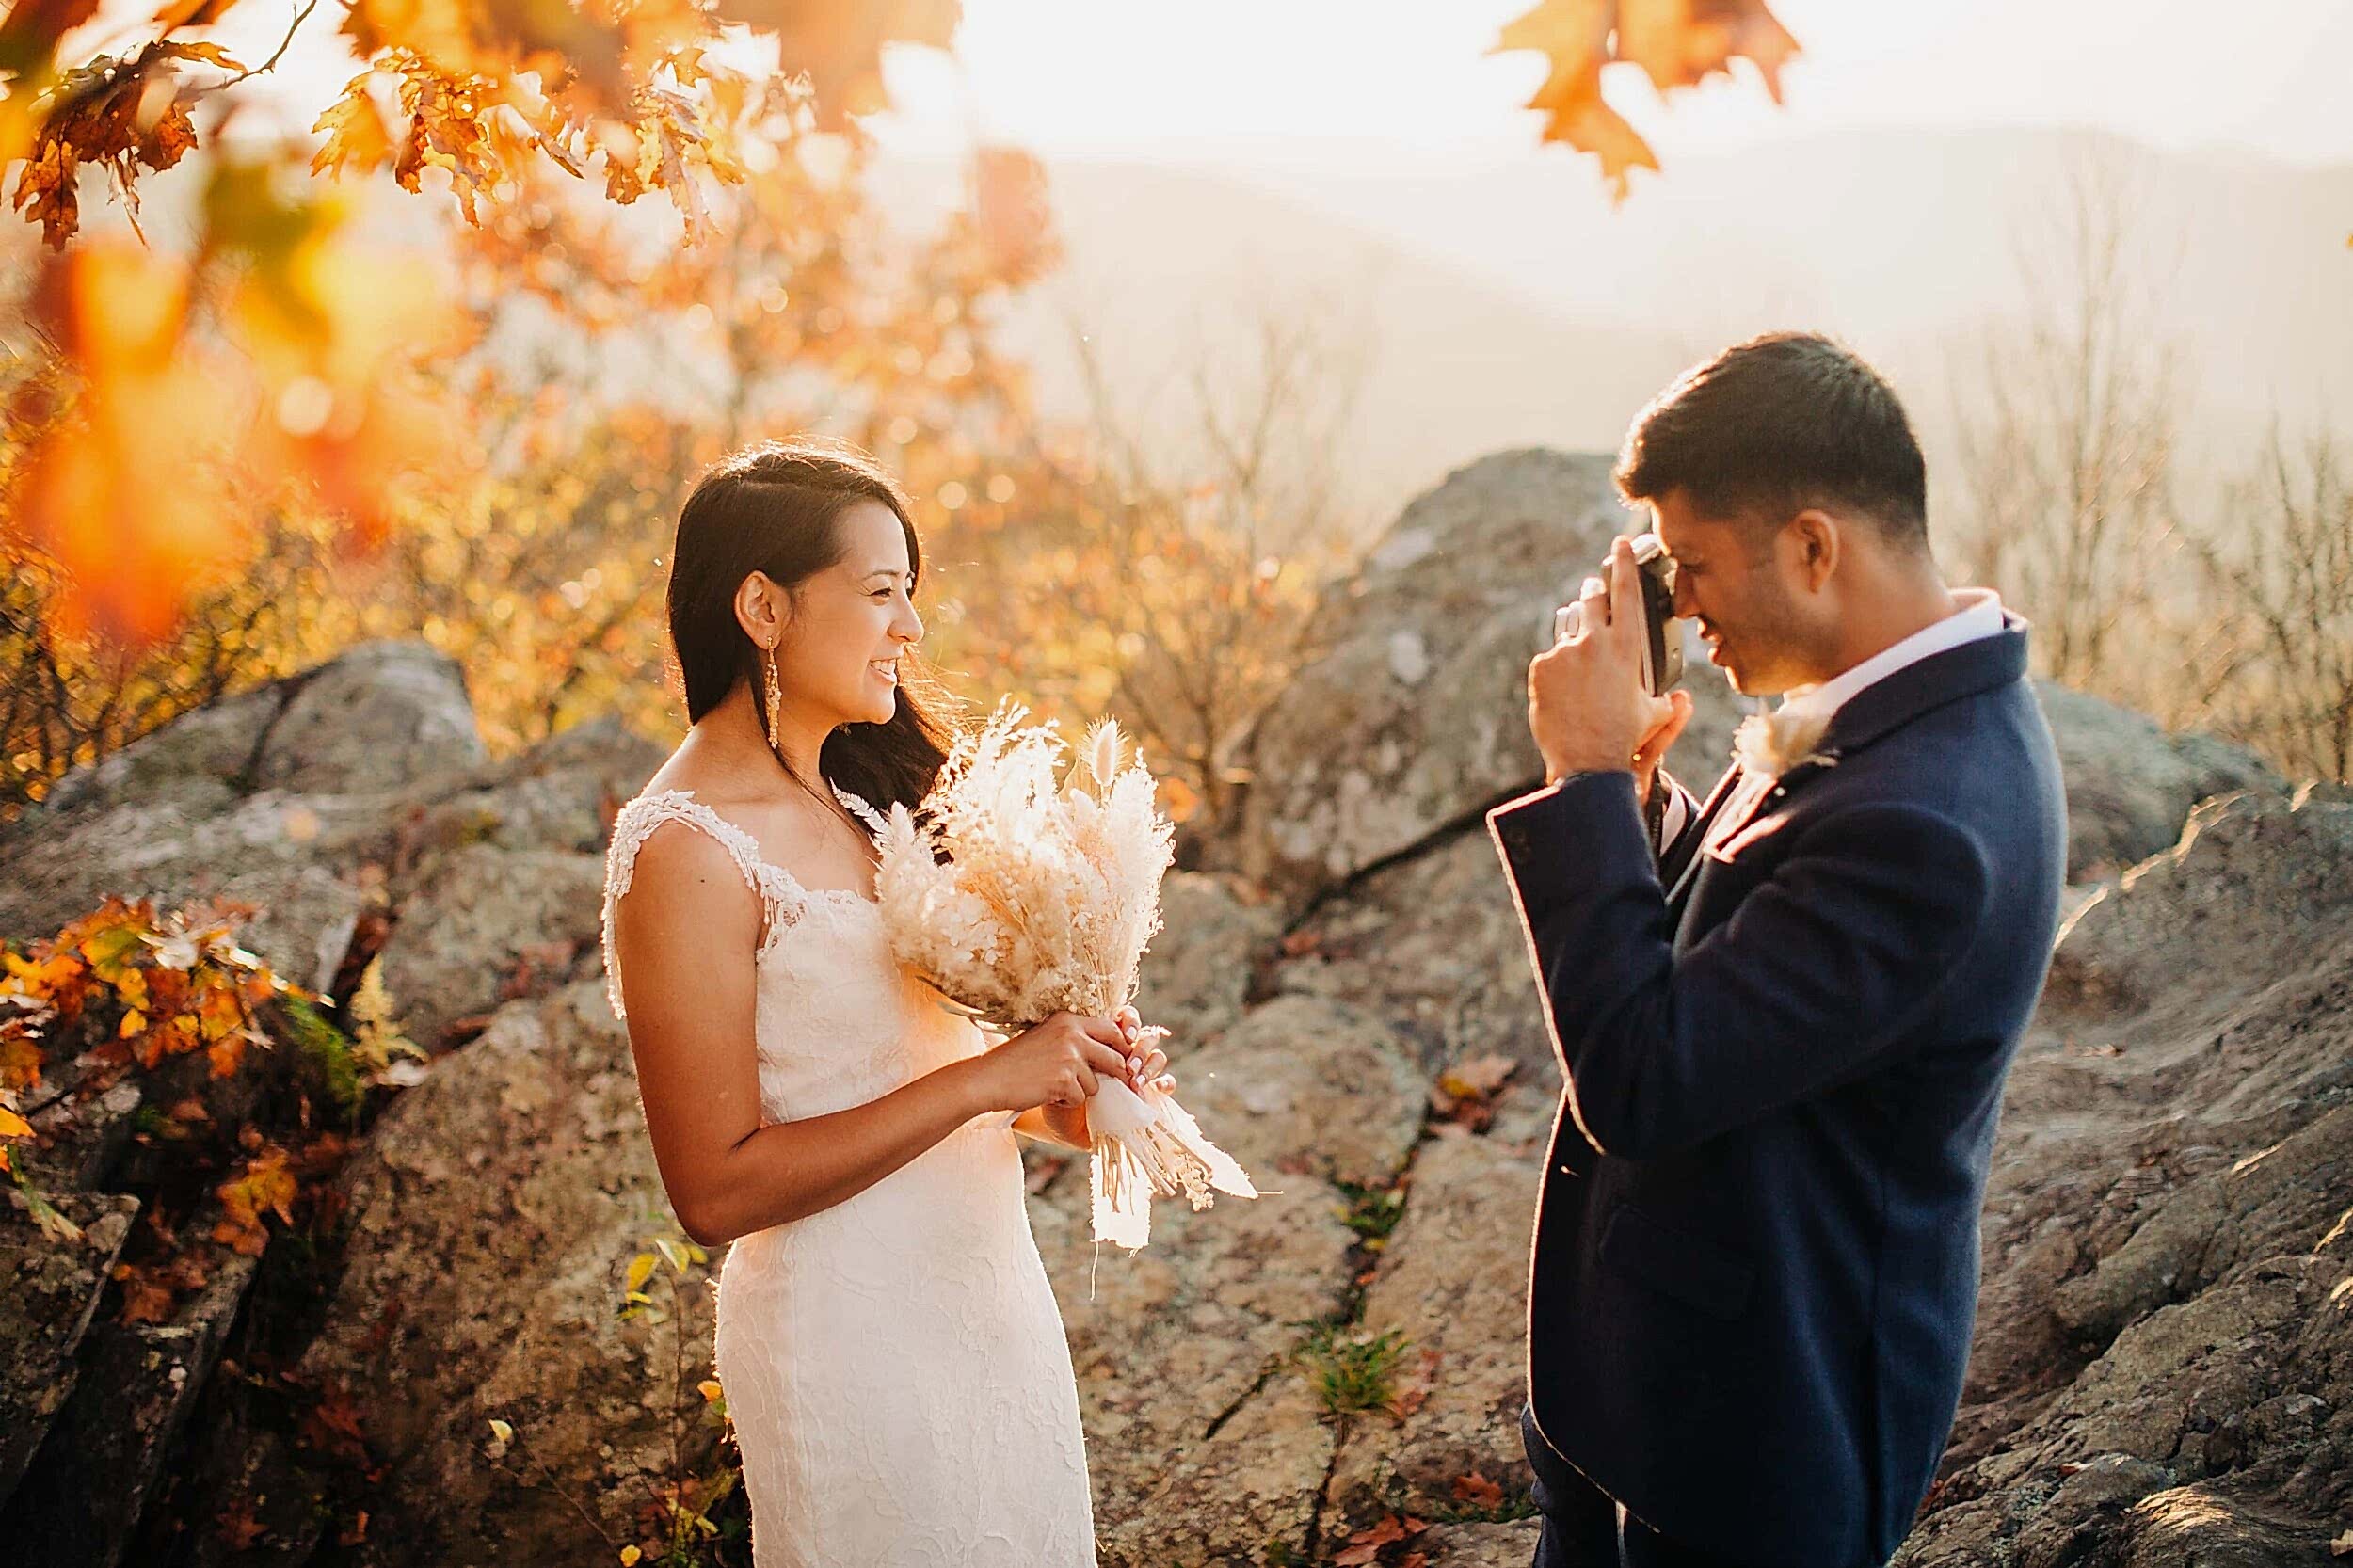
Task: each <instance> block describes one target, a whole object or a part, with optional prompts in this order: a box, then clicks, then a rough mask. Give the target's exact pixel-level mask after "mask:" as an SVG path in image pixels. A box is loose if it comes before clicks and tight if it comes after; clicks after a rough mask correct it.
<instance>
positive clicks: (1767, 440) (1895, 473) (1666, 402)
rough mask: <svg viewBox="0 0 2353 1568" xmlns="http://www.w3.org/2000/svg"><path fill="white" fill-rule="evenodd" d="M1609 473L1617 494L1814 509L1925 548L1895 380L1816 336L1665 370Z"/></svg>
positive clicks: (1914, 444)
mask: <svg viewBox="0 0 2353 1568" xmlns="http://www.w3.org/2000/svg"><path fill="white" fill-rule="evenodd" d="M1616 478H1617V482H1618V489H1619V492H1620V493H1621V494H1623V495H1624V496H1625V498H1626V499H1627V500H1628V501H1655V500H1657V499H1658V498H1660V497H1662V496H1665V495H1667V494H1669V493H1671V492H1673V491H1675V490H1681V491H1683V492H1684V494H1685V496H1686V498H1687V499H1688V500H1689V502H1690V504H1692V505H1693V506H1694V507H1696V508H1698V509H1699V510H1700V511H1701V512H1703V513H1705V514H1706V515H1708V516H1710V517H1723V518H1731V517H1752V516H1753V517H1758V518H1760V520H1766V519H1769V520H1770V521H1771V523H1772V524H1773V525H1774V526H1776V527H1777V526H1779V525H1780V524H1781V523H1782V522H1784V521H1785V520H1788V519H1789V518H1791V517H1793V516H1795V515H1796V514H1797V513H1799V512H1801V511H1803V510H1804V509H1805V508H1807V507H1809V506H1819V507H1822V508H1823V509H1824V510H1836V511H1844V512H1848V513H1860V514H1862V515H1863V516H1865V517H1867V518H1868V519H1870V520H1871V521H1873V522H1874V523H1876V524H1877V525H1878V527H1879V530H1880V533H1881V536H1883V537H1885V538H1886V539H1887V540H1889V541H1890V542H1891V543H1895V544H1900V545H1906V546H1910V547H1912V548H1913V549H1916V550H1919V551H1921V552H1924V553H1925V552H1927V550H1928V548H1929V493H1928V492H1929V478H1928V464H1927V462H1926V461H1925V460H1924V459H1923V458H1922V457H1921V456H1920V443H1919V441H1918V440H1915V439H1914V438H1913V434H1912V422H1911V421H1910V420H1909V419H1907V418H1905V417H1904V406H1903V404H1902V402H1901V401H1900V400H1899V399H1897V396H1896V389H1895V388H1893V387H1891V386H1889V385H1888V384H1887V382H1886V379H1885V378H1884V377H1882V376H1881V375H1880V373H1879V372H1877V371H1875V370H1873V369H1872V368H1871V367H1870V366H1869V365H1867V364H1865V363H1864V361H1863V360H1862V358H1861V357H1860V356H1859V355H1857V354H1856V353H1855V352H1854V351H1853V350H1852V349H1850V348H1848V347H1847V346H1846V345H1845V344H1839V343H1834V342H1833V341H1832V340H1831V339H1829V338H1825V337H1822V336H1820V335H1818V334H1817V333H1812V332H1769V333H1767V334H1766V335H1765V336H1763V337H1760V338H1751V339H1750V340H1749V341H1748V342H1746V343H1743V344H1734V345H1733V346H1732V347H1730V348H1727V349H1725V350H1724V351H1723V352H1722V353H1721V354H1719V355H1717V356H1716V357H1715V358H1714V359H1712V360H1708V361H1707V362H1706V363H1705V364H1702V365H1695V366H1693V367H1692V368H1691V369H1689V370H1687V371H1685V372H1684V373H1683V374H1682V375H1681V376H1677V377H1675V379H1674V382H1673V385H1671V386H1669V387H1668V388H1667V390H1666V391H1665V392H1660V393H1659V394H1658V395H1657V397H1656V398H1654V399H1652V400H1651V404H1650V407H1648V408H1644V409H1643V410H1642V411H1641V414H1640V415H1638V416H1636V418H1635V421H1634V427H1633V428H1632V429H1631V430H1629V431H1627V432H1626V438H1625V450H1624V451H1623V452H1621V453H1620V454H1619V456H1618V468H1617V473H1616Z"/></svg>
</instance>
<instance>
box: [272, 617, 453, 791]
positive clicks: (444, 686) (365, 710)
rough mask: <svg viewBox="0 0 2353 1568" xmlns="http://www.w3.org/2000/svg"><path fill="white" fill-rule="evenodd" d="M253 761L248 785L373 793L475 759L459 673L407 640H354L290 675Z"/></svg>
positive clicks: (428, 649)
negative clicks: (289, 684) (300, 672)
mask: <svg viewBox="0 0 2353 1568" xmlns="http://www.w3.org/2000/svg"><path fill="white" fill-rule="evenodd" d="M292 685H293V690H292V692H291V694H290V695H289V696H288V697H287V700H286V705H285V707H284V708H283V709H282V710H281V711H280V712H279V714H278V716H277V718H276V719H275V720H274V721H273V722H272V723H271V725H270V727H269V731H268V733H267V735H266V736H264V739H263V742H262V744H261V748H260V750H259V752H258V754H257V755H256V756H255V757H254V759H253V770H252V772H253V783H254V785H255V787H257V788H260V789H282V790H288V791H292V792H298V793H302V794H353V793H373V792H377V791H381V790H391V789H398V788H400V787H402V786H404V785H408V784H414V783H416V782H418V781H419V780H422V779H429V778H433V777H436V776H445V775H449V774H453V773H462V772H464V771H465V770H467V769H470V768H473V767H476V766H478V765H480V764H481V762H482V761H483V760H484V759H485V757H486V755H487V754H486V753H485V751H484V749H483V745H482V733H481V731H480V730H478V729H476V728H474V722H473V703H472V699H471V698H469V697H468V696H467V695H466V677H465V672H464V671H463V670H462V669H461V668H459V667H458V664H457V662H456V660H454V659H451V658H450V657H449V656H448V655H446V654H443V653H440V652H438V651H437V650H435V649H434V648H432V646H431V645H429V644H426V643H423V642H418V641H415V640H413V639H402V640H396V641H385V642H369V643H360V644H359V645H357V646H355V647H353V648H349V649H347V650H345V651H344V652H343V653H341V654H339V655H337V656H336V657H335V658H333V659H330V660H328V662H327V663H326V664H321V665H319V666H318V667H317V668H316V669H313V670H311V671H309V672H308V673H307V674H305V675H302V676H300V677H297V678H296V680H295V681H294V682H293V683H292Z"/></svg>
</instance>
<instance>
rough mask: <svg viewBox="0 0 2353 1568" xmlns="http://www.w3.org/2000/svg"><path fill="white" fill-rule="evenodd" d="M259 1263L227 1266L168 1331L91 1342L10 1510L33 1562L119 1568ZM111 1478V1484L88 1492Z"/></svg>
mask: <svg viewBox="0 0 2353 1568" xmlns="http://www.w3.org/2000/svg"><path fill="white" fill-rule="evenodd" d="M257 1261H258V1260H257V1259H255V1258H251V1257H247V1256H242V1255H239V1254H236V1253H230V1254H228V1255H226V1256H223V1257H222V1258H221V1259H220V1261H219V1264H218V1266H217V1267H216V1269H215V1270H214V1272H213V1274H212V1277H211V1278H210V1279H209V1280H208V1281H206V1283H205V1285H204V1288H202V1289H201V1290H200V1291H198V1292H197V1293H196V1295H194V1296H193V1297H191V1298H190V1299H189V1300H188V1301H186V1302H185V1303H184V1304H181V1306H180V1308H179V1310H178V1311H177V1312H175V1313H174V1314H173V1316H172V1320H171V1321H170V1322H168V1323H136V1324H130V1325H124V1324H121V1323H106V1324H104V1325H101V1326H100V1327H99V1328H98V1329H97V1330H96V1331H95V1332H94V1333H93V1334H92V1335H91V1336H90V1340H91V1344H90V1347H89V1348H88V1351H87V1352H86V1353H85V1354H84V1356H83V1364H82V1370H81V1376H80V1378H79V1380H78V1381H77V1382H76V1383H75V1384H74V1387H73V1394H72V1399H71V1400H68V1401H67V1403H66V1405H65V1408H64V1409H63V1410H62V1411H61V1412H60V1413H59V1414H58V1416H57V1417H56V1423H55V1424H54V1425H53V1426H51V1428H50V1429H49V1435H48V1438H47V1440H46V1441H45V1442H44V1443H43V1444H42V1445H41V1448H40V1453H39V1455H38V1456H36V1457H35V1459H34V1461H33V1464H32V1466H31V1468H30V1469H28V1470H27V1471H26V1472H25V1475H24V1483H23V1484H22V1485H21V1486H19V1487H18V1489H17V1491H16V1493H15V1495H14V1496H12V1497H10V1498H9V1500H8V1507H7V1510H6V1520H7V1527H6V1528H7V1532H8V1546H9V1551H10V1552H11V1553H12V1554H21V1555H20V1556H18V1558H17V1560H19V1561H26V1562H72V1563H74V1564H77V1565H79V1568H116V1564H118V1563H120V1562H123V1561H126V1560H129V1556H128V1554H129V1552H130V1550H131V1547H132V1544H133V1543H132V1537H133V1534H134V1532H135V1531H136V1529H137V1528H138V1525H139V1520H140V1517H141V1515H142V1514H144V1513H145V1512H146V1510H147V1506H148V1503H149V1500H150V1498H151V1497H152V1496H153V1495H154V1493H155V1491H156V1489H157V1487H158V1485H159V1483H161V1482H162V1480H164V1477H165V1468H164V1466H165V1462H166V1460H167V1459H168V1457H169V1455H170V1453H171V1448H172V1445H173V1444H174V1443H176V1442H177V1441H178V1440H179V1438H180V1435H181V1432H183V1430H184V1428H185V1427H186V1426H187V1424H188V1418H189V1416H191V1415H192V1414H193V1413H194V1411H195V1409H196V1405H197V1401H198V1400H199V1398H200V1396H201V1394H202V1393H203V1389H204V1383H205V1380H206V1379H207V1378H209V1377H211V1376H212V1374H213V1367H214V1364H215V1363H216V1361H218V1359H219V1357H220V1350H221V1344H222V1341H224V1340H225V1339H227V1338H228V1336H229V1330H230V1327H231V1325H232V1324H233V1323H234V1322H235V1321H236V1318H237V1313H238V1311H239V1310H240V1309H241V1308H242V1307H243V1306H244V1304H245V1297H246V1292H247V1290H248V1288H249V1287H250V1286H251V1285H252V1283H253V1273H254V1269H255V1266H256V1263H257ZM97 1477H104V1485H92V1484H91V1481H92V1480H93V1478H97Z"/></svg>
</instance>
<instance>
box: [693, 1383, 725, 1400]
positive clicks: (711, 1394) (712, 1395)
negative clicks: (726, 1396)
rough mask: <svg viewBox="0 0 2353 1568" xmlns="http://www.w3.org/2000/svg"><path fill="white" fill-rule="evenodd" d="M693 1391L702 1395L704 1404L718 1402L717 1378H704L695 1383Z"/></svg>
mask: <svg viewBox="0 0 2353 1568" xmlns="http://www.w3.org/2000/svg"><path fill="white" fill-rule="evenodd" d="M695 1392H696V1393H697V1394H700V1395H701V1396H702V1397H703V1402H704V1403H705V1404H717V1403H718V1402H719V1380H718V1379H717V1378H705V1379H703V1380H702V1382H700V1383H698V1384H695Z"/></svg>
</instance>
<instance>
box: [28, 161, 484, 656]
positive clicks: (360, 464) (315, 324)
mask: <svg viewBox="0 0 2353 1568" xmlns="http://www.w3.org/2000/svg"><path fill="white" fill-rule="evenodd" d="M201 213H202V219H203V224H202V230H201V234H200V241H199V243H198V245H197V246H196V248H195V249H194V251H193V253H192V254H191V255H189V256H185V257H183V256H175V255H169V254H165V253H162V252H159V251H156V250H153V249H150V248H146V247H143V246H136V245H133V244H129V243H126V242H122V241H113V240H108V241H100V242H93V243H90V244H87V245H83V246H77V247H75V248H73V249H72V250H71V251H70V252H68V253H65V254H62V255H58V256H56V257H53V258H51V259H50V260H49V262H48V263H47V264H46V265H45V267H44V269H43V272H42V275H41V277H40V282H39V284H38V286H37V289H36V293H35V296H34V302H33V304H34V311H35V314H36V317H37V319H38V320H39V321H40V324H41V325H42V327H43V328H45V329H46V333H47V336H48V338H49V341H50V342H51V343H52V344H55V346H56V358H55V360H52V361H50V362H49V363H47V364H46V365H45V366H44V367H43V369H42V372H41V374H40V375H39V376H36V377H35V378H34V379H33V380H32V381H31V382H29V383H28V384H27V386H26V387H25V389H24V391H23V392H21V394H20V396H19V398H18V406H17V408H16V409H15V410H14V412H15V414H16V420H15V425H16V432H15V434H16V437H17V441H18V445H17V448H16V450H15V452H14V453H13V454H12V458H13V461H12V463H11V465H10V469H9V472H8V482H7V493H6V496H5V501H6V504H8V508H9V510H10V511H11V512H12V513H13V515H14V517H15V519H16V520H17V521H18V522H19V524H20V526H21V527H22V529H23V531H24V536H25V537H26V538H27V539H28V540H29V541H30V542H31V543H32V545H33V546H34V547H35V548H36V549H38V550H39V551H40V552H42V553H44V554H45V555H47V556H48V557H49V558H50V559H51V560H52V561H54V562H55V563H56V567H57V568H60V570H61V573H62V576H63V579H64V584H65V586H64V591H63V592H62V594H61V595H60V596H59V597H58V599H57V600H56V603H55V605H54V607H53V612H54V614H55V616H56V618H57V621H58V624H59V628H60V630H61V632H63V634H65V635H67V636H69V637H75V638H79V637H84V636H88V635H89V634H91V633H97V634H100V635H103V636H104V637H105V638H107V639H109V640H110V641H113V642H116V643H119V644H122V645H126V646H130V647H141V646H146V645H149V644H152V642H154V641H155V640H156V639H158V638H160V637H162V636H164V635H165V634H166V633H167V632H169V631H170V630H171V629H172V628H173V627H174V626H175V625H176V624H177V622H178V620H179V617H180V616H181V615H182V614H183V612H184V608H185V606H186V604H187V603H188V601H189V600H192V599H195V598H197V597H200V595H202V594H204V593H206V592H208V591H212V590H214V589H216V588H218V587H220V586H221V585H224V584H228V583H230V582H232V581H234V580H235V579H236V577H237V576H238V574H239V573H240V572H241V571H242V570H243V568H245V567H246V565H247V564H248V558H249V556H250V554H251V552H252V549H253V545H254V526H253V524H254V515H255V512H256V511H257V510H258V509H259V507H260V505H261V504H265V503H267V502H268V501H270V500H271V499H272V498H273V496H274V494H275V493H276V492H279V491H280V490H283V489H284V488H287V487H288V486H290V485H306V486H307V487H308V489H309V492H310V493H311V494H314V495H315V496H316V497H317V499H318V500H319V501H320V502H322V503H323V504H324V505H325V506H326V508H327V509H328V511H330V512H331V513H333V514H336V515H338V516H340V517H341V518H342V519H344V520H345V522H346V523H347V525H348V528H349V533H350V540H351V542H352V543H354V544H356V545H358V546H360V548H362V549H365V548H370V547H373V546H374V545H375V544H376V543H378V542H380V540H381V538H382V536H383V534H384V531H385V528H386V526H387V522H386V517H387V514H386V507H387V504H388V502H389V498H390V496H391V493H392V490H393V489H394V488H395V487H396V486H397V485H398V484H399V483H401V482H403V481H405V480H408V478H409V477H410V476H412V475H413V476H416V478H417V479H419V480H420V481H423V480H424V479H427V478H429V477H430V476H431V475H433V474H434V473H436V472H439V471H440V470H442V469H444V468H446V467H447V466H448V465H449V464H450V463H451V462H452V461H453V460H454V457H455V456H456V454H457V453H459V452H462V450H463V448H462V445H461V444H460V443H459V442H458V441H457V440H456V424H455V423H454V421H453V420H452V419H451V418H450V417H449V415H448V414H447V413H446V411H445V410H444V408H443V406H442V405H441V404H440V403H439V402H438V401H437V400H436V399H435V398H433V397H431V396H429V395H426V393H425V392H424V391H423V389H422V387H421V385H420V384H419V383H418V382H417V380H416V377H415V374H414V372H413V371H412V369H411V368H410V367H411V366H412V365H413V364H414V363H415V362H416V361H417V360H419V359H420V358H421V357H423V356H426V355H430V354H433V353H437V352H439V353H448V352H451V351H453V350H454V349H455V348H456V347H457V346H461V344H460V342H459V340H458V339H457V338H456V335H455V333H456V328H457V327H458V325H459V323H458V322H457V320H456V317H454V316H452V315H450V314H449V313H448V312H446V310H445V308H444V305H443V302H442V297H441V293H440V282H439V280H437V279H436V278H435V277H434V276H433V275H432V274H431V273H430V272H428V271H427V270H426V269H425V268H424V266H423V265H422V264H419V263H416V262H413V261H409V260H407V259H405V258H403V257H402V256H401V255H400V254H399V253H397V252H385V251H380V250H375V249H364V248H361V247H360V246H359V245H358V244H356V243H354V242H350V241H347V240H345V239H344V237H343V236H342V233H341V228H342V225H343V222H344V215H343V213H342V212H341V210H340V208H339V207H338V206H337V205H336V204H335V203H334V202H332V201H331V200H289V199H287V198H286V197H285V196H284V195H283V194H282V192H281V188H280V184H279V182H278V181H277V180H276V178H275V175H274V171H273V170H272V169H271V168H270V167H269V166H267V165H265V164H244V163H233V162H228V163H221V164H219V165H217V166H216V168H214V170H213V171H212V175H211V178H210V179H209V181H208V183H207V185H206V189H205V193H204V203H203V207H202V209H201ZM224 329H225V330H224ZM257 476H258V482H257Z"/></svg>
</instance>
